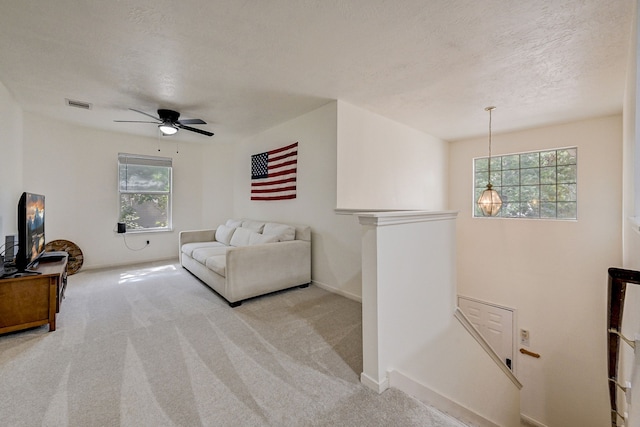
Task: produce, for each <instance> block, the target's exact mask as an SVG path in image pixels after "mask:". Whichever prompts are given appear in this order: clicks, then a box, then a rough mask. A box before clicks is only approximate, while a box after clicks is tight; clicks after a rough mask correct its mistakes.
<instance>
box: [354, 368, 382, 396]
mask: <svg viewBox="0 0 640 427" xmlns="http://www.w3.org/2000/svg"><path fill="white" fill-rule="evenodd" d="M360 382H361V383H362V384H363V385H364V386H366V387H367V388H369V389H371V390H373V391H375V392H376V393H378V394H380V393H382V392H383V391H385V390H386V389H388V388H389V377H385V378H384V379H383V380H382V381H381V382H378V381H376V380H374V379H373V378H371V377H370V376H369V375H367V374H365V373H364V372H362V373H361V374H360Z"/></svg>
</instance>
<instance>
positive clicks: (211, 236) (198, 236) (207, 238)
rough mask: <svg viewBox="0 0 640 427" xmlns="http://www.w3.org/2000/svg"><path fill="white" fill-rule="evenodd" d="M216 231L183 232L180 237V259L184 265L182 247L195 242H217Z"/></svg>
mask: <svg viewBox="0 0 640 427" xmlns="http://www.w3.org/2000/svg"><path fill="white" fill-rule="evenodd" d="M215 240H216V229H215V228H214V229H207V230H187V231H181V232H180V235H179V237H178V259H179V261H180V263H181V264H182V245H184V244H185V243H194V242H215Z"/></svg>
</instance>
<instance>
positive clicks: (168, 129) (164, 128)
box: [158, 122, 178, 135]
mask: <svg viewBox="0 0 640 427" xmlns="http://www.w3.org/2000/svg"><path fill="white" fill-rule="evenodd" d="M158 129H160V132H162V134H163V135H173V134H175V133H176V132H178V128H177V127H176V126H175V125H174V124H173V123H169V122H164V123H162V124H160V125H158Z"/></svg>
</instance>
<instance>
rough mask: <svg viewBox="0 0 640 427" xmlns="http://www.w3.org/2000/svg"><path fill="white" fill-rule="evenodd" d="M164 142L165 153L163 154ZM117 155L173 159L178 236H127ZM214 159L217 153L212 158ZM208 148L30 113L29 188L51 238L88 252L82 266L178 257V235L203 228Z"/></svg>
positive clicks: (27, 136) (27, 132)
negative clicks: (41, 201)
mask: <svg viewBox="0 0 640 427" xmlns="http://www.w3.org/2000/svg"><path fill="white" fill-rule="evenodd" d="M158 144H160V145H159V146H160V149H161V151H160V152H158ZM119 152H125V153H134V154H146V155H160V156H165V157H172V158H173V174H174V177H173V228H174V231H173V232H165V233H141V234H130V233H127V234H126V239H127V243H128V245H129V246H130V247H132V248H140V247H142V246H144V243H145V241H146V240H149V241H150V245H149V246H148V247H147V248H145V249H144V250H141V251H131V250H129V249H127V248H126V247H125V244H124V242H123V238H124V237H123V235H121V234H120V235H119V234H117V233H115V232H114V231H113V230H114V228H115V226H116V222H117V221H118V198H117V197H118V193H117V169H118V168H117V156H118V153H119ZM208 155H211V154H210V153H208ZM206 161H207V159H205V158H204V156H203V149H202V146H200V145H197V144H186V143H181V144H180V150H179V153H176V145H175V144H174V143H173V142H168V141H160V142H158V140H157V139H155V138H145V137H136V136H131V135H125V134H119V133H112V132H105V131H100V130H94V129H89V128H84V127H79V126H75V125H71V124H68V123H63V122H60V121H56V120H52V119H48V118H45V117H43V116H40V115H36V114H31V113H26V112H25V125H24V173H23V179H22V181H23V186H22V187H23V190H24V191H30V192H34V193H40V194H44V195H45V197H46V205H47V207H46V209H47V214H46V231H45V232H46V238H47V241H51V240H55V239H65V240H70V241H72V242H74V243H76V244H77V245H78V246H79V247H80V249H81V250H82V252H83V255H84V265H83V268H94V267H104V266H111V265H121V264H129V263H135V262H142V261H148V260H157V259H165V258H173V257H176V258H177V254H178V252H177V250H178V249H177V248H178V233H179V231H180V230H185V229H193V228H201V226H202V211H203V209H202V194H203V184H202V165H203V164H204V163H205V162H206Z"/></svg>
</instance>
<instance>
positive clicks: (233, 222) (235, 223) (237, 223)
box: [224, 218, 242, 228]
mask: <svg viewBox="0 0 640 427" xmlns="http://www.w3.org/2000/svg"><path fill="white" fill-rule="evenodd" d="M224 225H226V226H227V227H233V228H238V227H242V220H241V219H231V218H230V219H228V220H227V222H225V223H224Z"/></svg>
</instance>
